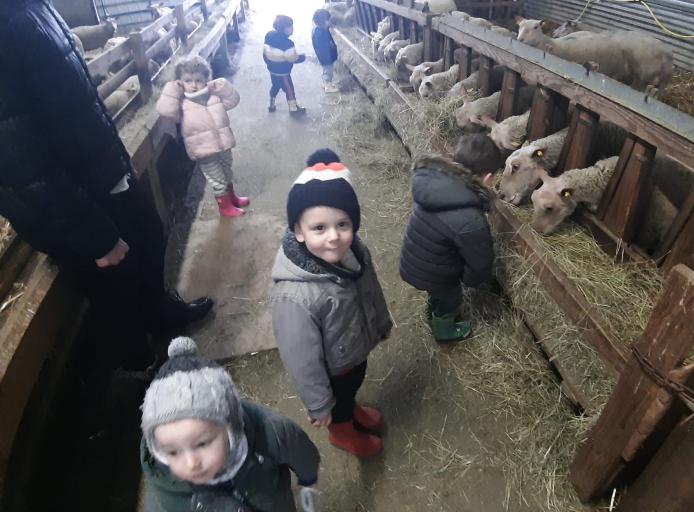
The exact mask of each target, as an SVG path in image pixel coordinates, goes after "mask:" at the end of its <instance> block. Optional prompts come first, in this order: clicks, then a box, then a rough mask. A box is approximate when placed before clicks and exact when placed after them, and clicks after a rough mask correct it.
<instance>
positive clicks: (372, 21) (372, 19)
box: [366, 4, 378, 32]
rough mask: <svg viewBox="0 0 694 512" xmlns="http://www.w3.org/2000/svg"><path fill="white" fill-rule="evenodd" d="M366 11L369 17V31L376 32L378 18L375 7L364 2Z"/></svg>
mask: <svg viewBox="0 0 694 512" xmlns="http://www.w3.org/2000/svg"><path fill="white" fill-rule="evenodd" d="M366 12H367V14H368V17H369V32H376V29H377V28H378V18H377V17H376V9H375V8H374V6H373V5H371V4H366Z"/></svg>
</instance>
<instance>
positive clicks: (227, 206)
mask: <svg viewBox="0 0 694 512" xmlns="http://www.w3.org/2000/svg"><path fill="white" fill-rule="evenodd" d="M215 200H216V201H217V206H219V214H220V215H221V216H222V217H241V216H242V215H245V214H246V212H244V211H243V210H242V209H240V208H237V207H236V206H234V205H233V203H232V202H231V198H230V197H229V195H228V194H224V195H223V196H215Z"/></svg>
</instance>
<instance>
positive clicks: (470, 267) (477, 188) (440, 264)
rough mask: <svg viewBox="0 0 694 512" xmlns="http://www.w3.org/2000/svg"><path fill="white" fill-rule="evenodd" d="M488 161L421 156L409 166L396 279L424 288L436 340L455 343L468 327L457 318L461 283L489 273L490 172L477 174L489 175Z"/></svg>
mask: <svg viewBox="0 0 694 512" xmlns="http://www.w3.org/2000/svg"><path fill="white" fill-rule="evenodd" d="M486 138H488V137H486ZM489 142H490V143H491V144H492V145H493V144H494V143H493V142H492V141H491V140H490V141H489ZM474 147H477V146H474ZM487 165H488V163H487V162H485V163H484V164H483V165H481V166H479V167H478V168H476V169H475V170H471V169H468V168H467V167H464V166H462V165H460V164H459V163H456V162H454V161H452V160H450V159H448V158H445V157H443V156H440V155H426V156H423V157H421V158H418V159H417V160H415V162H414V165H413V166H412V198H413V209H412V213H411V215H410V218H409V220H408V222H407V227H406V230H405V240H404V242H403V244H402V248H401V252H400V277H402V279H403V281H405V282H407V283H409V284H411V285H412V286H414V287H415V288H417V289H418V290H424V291H426V292H428V300H427V304H428V311H427V313H428V317H429V319H430V322H431V330H432V332H433V334H434V339H435V340H436V341H438V342H453V341H459V340H462V339H464V338H467V337H468V336H469V335H470V333H471V331H472V329H471V327H470V323H469V322H467V321H461V319H460V305H461V303H462V300H463V296H462V288H461V281H462V283H463V284H464V285H465V286H469V287H476V286H479V285H480V284H482V283H483V282H485V281H487V280H489V279H491V277H492V267H493V263H494V243H493V240H492V235H491V232H490V230H489V224H488V222H487V216H486V213H485V212H486V211H487V210H489V206H490V200H491V197H492V192H491V191H490V190H489V189H488V188H487V186H486V184H487V183H488V182H489V181H490V177H491V175H489V174H487V176H485V180H484V181H483V180H482V178H481V175H480V174H481V173H488V171H489V168H488V167H487ZM494 170H495V169H494Z"/></svg>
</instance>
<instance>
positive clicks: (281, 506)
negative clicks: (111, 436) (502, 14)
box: [140, 401, 320, 512]
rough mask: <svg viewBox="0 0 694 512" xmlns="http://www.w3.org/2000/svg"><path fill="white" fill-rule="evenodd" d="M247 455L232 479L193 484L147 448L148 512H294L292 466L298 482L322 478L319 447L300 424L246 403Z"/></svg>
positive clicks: (144, 460) (143, 460)
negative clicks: (319, 468) (181, 477)
mask: <svg viewBox="0 0 694 512" xmlns="http://www.w3.org/2000/svg"><path fill="white" fill-rule="evenodd" d="M242 409H243V421H244V431H245V434H246V439H247V440H248V456H247V457H246V461H245V462H244V464H243V466H241V469H240V470H239V472H238V473H237V475H236V476H235V477H234V479H233V480H232V481H231V482H228V483H224V484H220V485H216V486H207V485H195V484H191V483H188V482H184V481H182V480H179V479H178V478H176V477H175V476H173V475H172V474H171V472H170V471H169V468H168V467H166V466H165V465H163V464H161V463H159V462H158V461H157V460H156V459H155V458H154V456H153V455H152V454H151V453H150V452H149V450H148V449H147V446H146V445H145V443H144V440H143V441H142V443H141V446H140V452H141V453H140V460H141V463H142V471H143V473H144V477H145V499H144V503H145V507H144V509H145V512H256V511H258V512H294V511H295V510H296V506H295V504H294V497H293V495H292V490H291V476H290V474H289V469H290V468H291V469H292V471H294V473H296V475H297V476H298V478H299V483H300V484H304V485H312V484H314V483H315V481H316V479H317V478H318V464H319V462H320V455H319V454H318V449H317V448H316V446H315V445H314V444H313V442H311V440H310V439H309V438H308V436H307V435H306V433H305V432H304V431H303V430H301V428H299V426H298V425H297V424H296V423H294V422H293V421H291V420H290V419H288V418H285V417H284V416H280V415H279V414H276V413H274V412H273V411H271V410H269V409H266V408H264V407H260V406H257V405H254V404H251V403H249V402H245V401H244V402H242Z"/></svg>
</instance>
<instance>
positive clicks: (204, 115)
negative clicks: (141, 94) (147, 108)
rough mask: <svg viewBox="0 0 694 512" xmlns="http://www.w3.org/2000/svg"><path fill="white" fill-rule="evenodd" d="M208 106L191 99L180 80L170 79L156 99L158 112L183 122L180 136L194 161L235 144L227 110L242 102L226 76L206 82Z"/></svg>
mask: <svg viewBox="0 0 694 512" xmlns="http://www.w3.org/2000/svg"><path fill="white" fill-rule="evenodd" d="M207 87H208V88H209V90H210V96H209V98H208V99H207V104H206V105H201V104H200V103H196V102H194V101H192V100H189V99H188V98H186V97H185V96H184V95H183V88H182V87H181V86H180V85H178V83H177V82H175V81H174V82H168V83H167V84H166V85H165V86H164V89H163V90H162V91H161V96H160V97H159V100H158V101H157V112H159V114H160V115H161V116H163V117H168V118H170V119H172V120H173V121H175V122H177V123H178V122H180V123H181V135H183V142H184V144H185V146H186V152H187V153H188V156H189V157H190V158H191V160H199V159H201V158H205V157H208V156H211V155H214V154H216V153H221V152H222V151H226V150H228V149H231V148H233V147H234V146H236V140H235V139H234V133H233V132H232V131H231V127H230V126H229V116H228V115H227V112H226V111H227V110H231V109H232V108H234V107H235V106H236V105H238V104H239V99H240V98H239V93H238V92H237V91H236V89H234V87H233V86H232V85H231V84H230V83H229V82H228V81H227V80H226V79H224V78H217V79H216V80H212V81H211V82H208V83H207Z"/></svg>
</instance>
